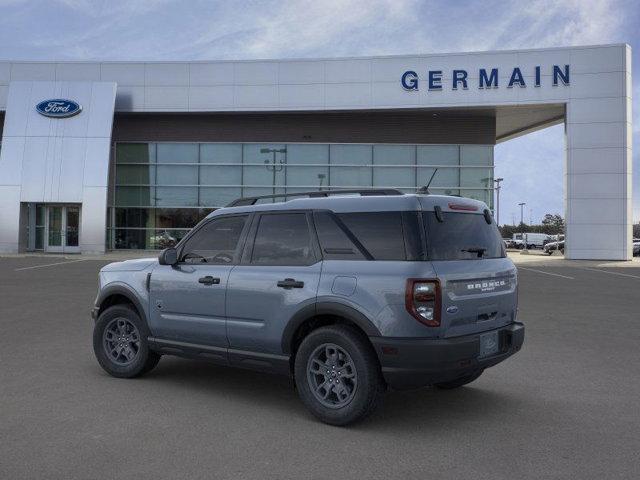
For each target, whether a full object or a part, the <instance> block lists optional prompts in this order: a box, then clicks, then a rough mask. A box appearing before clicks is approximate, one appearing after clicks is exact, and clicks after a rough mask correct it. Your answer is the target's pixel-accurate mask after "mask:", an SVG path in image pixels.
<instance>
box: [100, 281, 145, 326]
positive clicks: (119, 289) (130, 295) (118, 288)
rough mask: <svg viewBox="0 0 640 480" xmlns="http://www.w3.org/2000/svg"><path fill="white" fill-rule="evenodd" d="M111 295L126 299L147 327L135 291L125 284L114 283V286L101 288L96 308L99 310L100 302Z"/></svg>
mask: <svg viewBox="0 0 640 480" xmlns="http://www.w3.org/2000/svg"><path fill="white" fill-rule="evenodd" d="M112 295H122V296H123V297H126V298H127V300H129V301H130V302H131V303H133V305H134V306H135V307H136V310H138V312H139V313H140V316H141V317H142V320H143V321H144V322H145V323H146V324H147V325H148V324H149V322H148V321H147V311H146V309H145V308H144V307H143V306H142V302H141V301H140V299H139V298H138V296H137V295H136V293H135V291H134V290H133V289H132V288H131V287H129V286H127V285H126V284H122V283H114V284H109V285H107V286H106V287H104V288H102V289H101V290H100V292H99V293H98V298H96V303H95V306H96V307H97V308H100V305H102V302H104V301H105V299H107V298H109V297H110V296H112Z"/></svg>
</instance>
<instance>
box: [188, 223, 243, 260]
mask: <svg viewBox="0 0 640 480" xmlns="http://www.w3.org/2000/svg"><path fill="white" fill-rule="evenodd" d="M247 218H248V217H247V215H242V216H234V217H226V218H217V219H213V220H210V221H209V222H208V223H207V224H206V225H204V226H203V227H202V228H200V229H199V230H197V231H196V232H195V234H194V235H193V236H192V237H191V238H190V239H189V240H187V243H186V244H185V246H184V248H183V249H182V253H181V255H182V259H181V260H182V261H183V262H186V263H208V264H218V265H221V264H229V263H233V262H234V260H235V259H236V250H237V247H238V241H239V240H240V235H241V234H242V229H243V228H244V224H245V223H246V221H247Z"/></svg>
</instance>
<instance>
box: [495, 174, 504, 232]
mask: <svg viewBox="0 0 640 480" xmlns="http://www.w3.org/2000/svg"><path fill="white" fill-rule="evenodd" d="M503 180H504V178H495V179H494V180H493V181H494V182H495V184H496V223H497V224H498V225H500V188H501V187H500V182H502V181H503Z"/></svg>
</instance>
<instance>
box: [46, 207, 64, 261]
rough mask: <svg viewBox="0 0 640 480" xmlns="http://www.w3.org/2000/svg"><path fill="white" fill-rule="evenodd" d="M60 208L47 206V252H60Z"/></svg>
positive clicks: (61, 247)
mask: <svg viewBox="0 0 640 480" xmlns="http://www.w3.org/2000/svg"><path fill="white" fill-rule="evenodd" d="M62 208H63V207H59V206H52V207H47V248H46V250H47V252H62V251H63V242H62V234H63V227H62Z"/></svg>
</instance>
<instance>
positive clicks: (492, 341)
mask: <svg viewBox="0 0 640 480" xmlns="http://www.w3.org/2000/svg"><path fill="white" fill-rule="evenodd" d="M499 347H500V342H499V337H498V331H495V332H489V333H484V334H482V335H480V358H483V357H489V356H491V355H495V354H496V353H498V349H499Z"/></svg>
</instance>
